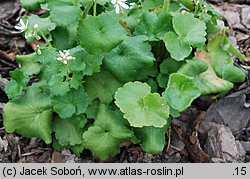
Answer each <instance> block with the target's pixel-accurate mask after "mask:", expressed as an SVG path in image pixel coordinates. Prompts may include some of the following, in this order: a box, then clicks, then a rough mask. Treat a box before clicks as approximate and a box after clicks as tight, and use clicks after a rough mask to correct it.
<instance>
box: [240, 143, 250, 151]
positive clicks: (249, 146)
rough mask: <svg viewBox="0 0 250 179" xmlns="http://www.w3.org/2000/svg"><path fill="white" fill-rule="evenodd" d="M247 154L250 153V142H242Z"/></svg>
mask: <svg viewBox="0 0 250 179" xmlns="http://www.w3.org/2000/svg"><path fill="white" fill-rule="evenodd" d="M240 142H241V144H242V145H243V147H244V149H245V150H246V152H247V153H250V141H247V142H246V141H240Z"/></svg>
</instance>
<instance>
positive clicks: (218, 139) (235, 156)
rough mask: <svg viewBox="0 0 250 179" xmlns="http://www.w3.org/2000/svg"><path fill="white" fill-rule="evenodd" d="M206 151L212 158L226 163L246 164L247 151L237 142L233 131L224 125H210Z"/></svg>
mask: <svg viewBox="0 0 250 179" xmlns="http://www.w3.org/2000/svg"><path fill="white" fill-rule="evenodd" d="M208 125H209V128H210V130H208V134H207V135H208V136H207V141H206V144H205V146H204V148H205V151H206V152H207V153H208V154H209V155H210V157H211V158H220V159H222V160H223V161H224V162H227V163H228V162H234V163H235V162H244V161H245V155H246V151H245V149H244V147H243V146H242V144H241V143H240V142H239V141H236V140H235V138H234V136H233V134H232V132H231V130H230V129H229V128H228V127H225V126H224V125H220V124H216V123H213V122H211V123H209V124H208Z"/></svg>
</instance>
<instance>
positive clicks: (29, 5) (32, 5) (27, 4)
mask: <svg viewBox="0 0 250 179" xmlns="http://www.w3.org/2000/svg"><path fill="white" fill-rule="evenodd" d="M20 1H21V4H22V7H23V8H24V9H26V10H35V9H38V8H39V7H40V4H42V3H44V2H45V1H46V0H20Z"/></svg>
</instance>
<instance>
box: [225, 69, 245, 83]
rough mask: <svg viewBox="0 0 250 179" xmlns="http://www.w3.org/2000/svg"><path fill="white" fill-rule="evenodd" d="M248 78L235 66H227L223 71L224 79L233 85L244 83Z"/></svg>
mask: <svg viewBox="0 0 250 179" xmlns="http://www.w3.org/2000/svg"><path fill="white" fill-rule="evenodd" d="M245 78H246V75H245V73H244V72H243V71H242V70H241V69H240V68H238V67H236V66H234V65H227V66H225V68H224V71H223V79H224V80H227V81H229V82H231V83H240V82H244V81H245Z"/></svg>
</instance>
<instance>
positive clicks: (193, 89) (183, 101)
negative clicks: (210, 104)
mask: <svg viewBox="0 0 250 179" xmlns="http://www.w3.org/2000/svg"><path fill="white" fill-rule="evenodd" d="M200 95H201V93H200V90H199V88H198V87H197V86H196V84H195V82H194V81H193V79H191V78H189V77H187V76H184V75H181V74H177V73H173V74H171V75H170V77H169V82H168V87H167V89H166V91H165V92H164V93H163V96H164V97H165V99H166V100H167V102H168V104H169V105H170V106H171V107H172V108H174V109H176V110H178V111H183V110H185V109H186V108H187V107H189V106H190V105H191V103H192V101H193V100H194V99H195V98H197V97H199V96H200Z"/></svg>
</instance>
